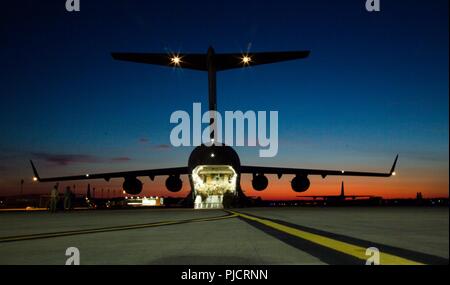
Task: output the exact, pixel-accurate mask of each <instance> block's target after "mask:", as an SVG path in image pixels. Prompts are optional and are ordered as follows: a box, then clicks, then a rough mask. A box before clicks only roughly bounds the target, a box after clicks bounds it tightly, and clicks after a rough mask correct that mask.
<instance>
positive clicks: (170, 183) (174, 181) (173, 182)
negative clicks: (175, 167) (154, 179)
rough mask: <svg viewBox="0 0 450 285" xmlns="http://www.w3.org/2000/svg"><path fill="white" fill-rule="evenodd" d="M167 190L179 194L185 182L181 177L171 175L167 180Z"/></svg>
mask: <svg viewBox="0 0 450 285" xmlns="http://www.w3.org/2000/svg"><path fill="white" fill-rule="evenodd" d="M166 188H167V190H169V191H170V192H178V191H180V190H181V188H183V181H181V179H180V177H178V176H174V175H171V176H169V177H167V179H166Z"/></svg>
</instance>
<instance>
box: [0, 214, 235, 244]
mask: <svg viewBox="0 0 450 285" xmlns="http://www.w3.org/2000/svg"><path fill="white" fill-rule="evenodd" d="M236 216H237V215H236V214H231V215H226V216H219V217H211V218H199V219H191V220H179V221H168V222H157V223H151V224H142V225H130V226H117V227H107V228H99V229H87V230H79V231H67V232H56V233H43V234H32V235H23V236H12V237H3V238H0V242H11V241H22V240H33V239H42V238H53V237H62V236H71V235H80V234H92V233H104V232H112V231H121V230H133V229H142V228H151V227H158V226H167V225H175V224H184V223H198V222H208V221H215V220H222V219H229V218H234V217H236Z"/></svg>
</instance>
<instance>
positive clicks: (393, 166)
mask: <svg viewBox="0 0 450 285" xmlns="http://www.w3.org/2000/svg"><path fill="white" fill-rule="evenodd" d="M397 160H398V154H397V156H396V157H395V160H394V164H392V168H391V171H390V172H389V174H390V175H391V176H392V175H395V166H396V165H397Z"/></svg>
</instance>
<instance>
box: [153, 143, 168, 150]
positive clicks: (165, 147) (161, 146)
mask: <svg viewBox="0 0 450 285" xmlns="http://www.w3.org/2000/svg"><path fill="white" fill-rule="evenodd" d="M170 147H171V146H170V145H169V144H157V145H155V146H154V148H156V149H169V148H170Z"/></svg>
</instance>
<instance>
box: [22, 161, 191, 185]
mask: <svg viewBox="0 0 450 285" xmlns="http://www.w3.org/2000/svg"><path fill="white" fill-rule="evenodd" d="M30 163H31V167H32V168H33V172H34V177H35V178H36V179H37V181H39V182H58V181H69V180H87V179H105V180H106V181H109V179H111V178H125V177H140V176H148V177H150V179H152V180H153V179H154V178H155V176H165V175H167V176H169V175H183V174H188V173H189V170H188V167H175V168H162V169H147V170H134V171H122V172H109V173H96V174H84V175H74V176H61V177H49V178H41V177H40V176H39V174H38V172H37V170H36V167H35V166H34V163H33V161H31V160H30Z"/></svg>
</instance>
